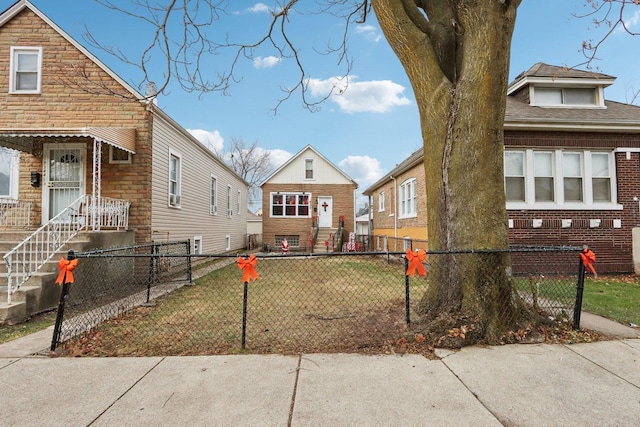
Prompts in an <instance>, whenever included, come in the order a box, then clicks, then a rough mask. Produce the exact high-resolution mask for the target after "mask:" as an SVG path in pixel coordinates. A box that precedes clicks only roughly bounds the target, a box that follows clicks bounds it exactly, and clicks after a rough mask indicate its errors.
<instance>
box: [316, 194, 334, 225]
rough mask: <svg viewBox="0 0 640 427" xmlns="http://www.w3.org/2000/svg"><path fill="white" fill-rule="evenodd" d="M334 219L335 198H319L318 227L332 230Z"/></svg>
mask: <svg viewBox="0 0 640 427" xmlns="http://www.w3.org/2000/svg"><path fill="white" fill-rule="evenodd" d="M331 218H333V198H332V197H330V196H318V227H319V228H331V223H332V221H331Z"/></svg>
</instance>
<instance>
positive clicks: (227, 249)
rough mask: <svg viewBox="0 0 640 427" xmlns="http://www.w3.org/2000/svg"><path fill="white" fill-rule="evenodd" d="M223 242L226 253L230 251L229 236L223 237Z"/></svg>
mask: <svg viewBox="0 0 640 427" xmlns="http://www.w3.org/2000/svg"><path fill="white" fill-rule="evenodd" d="M224 241H225V250H226V251H230V250H231V235H230V234H227V235H226V236H224Z"/></svg>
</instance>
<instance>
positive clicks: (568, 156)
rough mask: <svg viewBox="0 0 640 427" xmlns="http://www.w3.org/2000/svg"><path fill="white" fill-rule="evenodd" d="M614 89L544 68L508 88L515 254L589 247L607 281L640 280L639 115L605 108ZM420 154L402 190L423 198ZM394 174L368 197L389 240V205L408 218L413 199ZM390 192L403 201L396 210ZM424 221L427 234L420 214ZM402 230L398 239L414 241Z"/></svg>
mask: <svg viewBox="0 0 640 427" xmlns="http://www.w3.org/2000/svg"><path fill="white" fill-rule="evenodd" d="M614 80H615V77H612V76H608V75H605V74H601V73H594V72H590V71H581V70H571V69H566V68H562V67H556V66H551V65H547V64H542V63H538V64H535V65H534V66H533V67H531V68H530V69H529V70H527V71H526V72H524V73H522V74H520V75H518V76H517V77H516V78H515V80H514V81H513V82H512V83H511V84H510V85H509V88H508V97H507V109H506V117H505V123H504V143H505V154H504V165H505V192H506V197H507V202H506V203H507V206H506V207H507V211H508V215H509V239H510V243H511V244H512V245H538V246H539V245H575V246H581V245H582V244H588V245H590V246H591V247H592V248H593V249H594V251H595V252H596V254H597V257H598V260H597V265H598V272H599V273H629V272H633V271H634V269H635V271H636V272H640V227H639V226H640V203H639V200H640V199H639V198H640V107H638V106H635V105H629V104H623V103H619V102H613V101H607V100H605V97H604V90H605V88H606V87H607V86H610V85H611V84H613V82H614ZM422 155H423V154H422V150H419V151H418V152H416V153H413V154H412V155H411V156H410V157H409V158H408V159H407V160H405V161H404V162H403V163H401V165H404V164H406V165H407V167H408V169H407V171H406V175H403V178H402V179H403V182H404V180H406V179H408V178H407V177H411V176H414V177H415V179H416V185H417V188H418V189H422V188H424V185H425V183H424V178H423V177H424V172H423V171H422V169H423V163H422V161H421V160H422ZM412 159H413V160H412ZM401 165H400V166H401ZM411 165H412V166H411ZM391 175H392V176H393V178H396V179H397V171H395V172H394V171H392V173H391V174H390V176H386V177H385V178H383V179H382V180H380V181H378V182H377V183H375V184H374V185H372V186H371V187H369V188H368V189H367V190H365V192H364V194H366V195H368V196H369V198H370V204H371V205H372V206H376V205H374V202H377V206H378V210H377V211H376V210H375V209H374V210H373V215H372V221H373V228H374V231H373V233H372V234H374V235H376V236H377V235H390V234H391V232H390V226H391V223H390V221H389V218H388V217H389V215H391V214H392V212H391V211H389V212H388V214H387V215H384V214H383V213H384V212H385V209H384V208H386V205H385V200H386V202H388V203H392V204H393V206H392V207H391V209H398V210H400V209H402V205H401V203H402V200H403V198H405V199H406V196H400V193H398V192H395V191H394V190H395V187H394V186H393V181H392V177H391ZM389 191H393V194H399V197H398V202H397V203H395V202H394V199H393V196H391V195H389V194H388V192H389ZM422 193H423V190H420V192H419V195H420V194H422ZM419 195H418V197H419ZM425 206H426V205H425ZM387 209H388V208H387ZM416 218H422V221H421V222H422V223H423V224H424V225H426V212H425V211H424V210H421V209H420V208H419V207H418V208H417V212H416ZM398 224H399V227H398V229H397V235H400V236H402V235H408V232H407V231H404V229H403V228H404V226H405V224H404V223H403V222H402V221H398Z"/></svg>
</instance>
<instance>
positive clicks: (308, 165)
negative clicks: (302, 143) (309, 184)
mask: <svg viewBox="0 0 640 427" xmlns="http://www.w3.org/2000/svg"><path fill="white" fill-rule="evenodd" d="M304 179H313V159H305V161H304Z"/></svg>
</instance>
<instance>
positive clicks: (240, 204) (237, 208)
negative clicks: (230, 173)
mask: <svg viewBox="0 0 640 427" xmlns="http://www.w3.org/2000/svg"><path fill="white" fill-rule="evenodd" d="M241 202H242V190H238V198H237V200H236V211H237V213H238V215H240V209H241V207H242V203H241Z"/></svg>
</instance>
